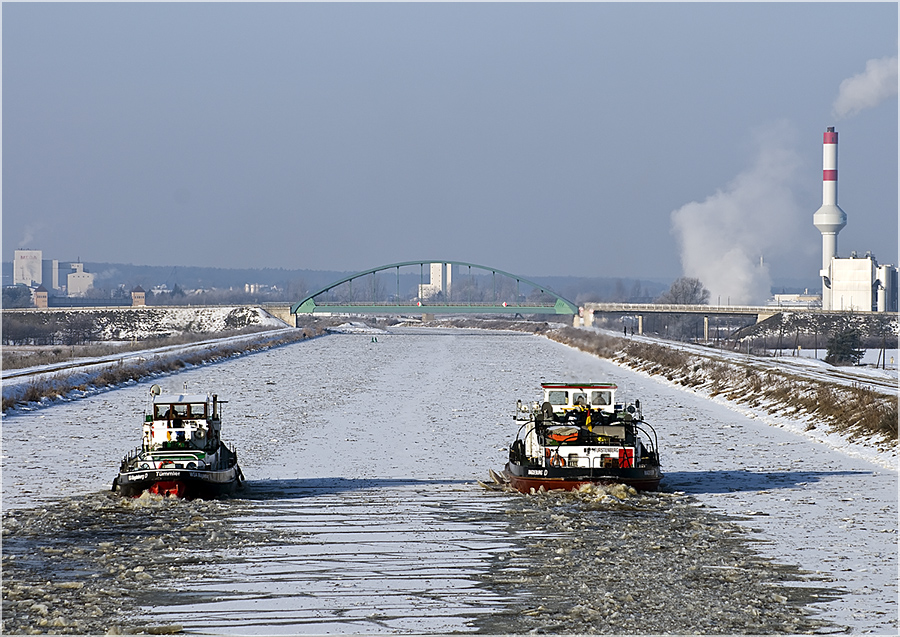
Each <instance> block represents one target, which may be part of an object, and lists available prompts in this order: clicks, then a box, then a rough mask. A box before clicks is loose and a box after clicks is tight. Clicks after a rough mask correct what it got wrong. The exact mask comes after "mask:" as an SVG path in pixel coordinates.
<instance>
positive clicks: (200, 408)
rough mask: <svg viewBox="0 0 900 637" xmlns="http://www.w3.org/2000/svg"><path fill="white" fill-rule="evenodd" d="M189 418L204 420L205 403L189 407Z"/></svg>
mask: <svg viewBox="0 0 900 637" xmlns="http://www.w3.org/2000/svg"><path fill="white" fill-rule="evenodd" d="M189 407H190V415H191V418H206V403H201V404H194V405H190V406H189Z"/></svg>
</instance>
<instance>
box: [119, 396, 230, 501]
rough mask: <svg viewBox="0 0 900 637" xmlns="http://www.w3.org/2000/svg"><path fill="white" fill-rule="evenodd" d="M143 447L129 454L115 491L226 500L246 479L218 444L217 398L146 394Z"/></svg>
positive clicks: (128, 494) (120, 469)
mask: <svg viewBox="0 0 900 637" xmlns="http://www.w3.org/2000/svg"><path fill="white" fill-rule="evenodd" d="M150 395H151V400H150V413H147V414H145V415H144V424H143V437H142V440H141V446H140V448H138V449H135V450H134V451H132V452H131V453H130V454H128V455H127V456H126V457H125V458H124V459H123V460H122V465H121V467H120V468H119V475H118V476H116V479H115V480H114V481H113V486H112V489H113V491H115V492H117V493H119V494H121V495H123V496H134V497H136V496H139V495H141V494H142V493H144V492H145V491H147V492H149V493H156V494H159V495H173V496H176V497H179V498H186V499H193V498H216V497H221V496H223V495H229V494H231V493H233V492H234V490H235V489H236V488H237V487H239V486H241V481H242V480H243V479H244V476H243V474H242V473H241V469H240V467H239V466H238V461H237V452H235V451H234V449H231V448H229V447H228V446H227V445H226V444H225V443H224V442H222V440H221V438H220V436H221V429H222V420H221V411H222V404H223V403H224V402H225V401H220V400H219V398H218V395H216V394H212V395H209V394H206V395H204V394H163V393H162V392H161V390H160V388H159V385H153V387H151V388H150Z"/></svg>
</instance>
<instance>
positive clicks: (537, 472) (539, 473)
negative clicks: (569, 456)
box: [528, 469, 547, 476]
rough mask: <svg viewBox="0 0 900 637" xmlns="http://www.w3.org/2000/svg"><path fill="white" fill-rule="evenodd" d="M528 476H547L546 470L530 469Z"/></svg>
mask: <svg viewBox="0 0 900 637" xmlns="http://www.w3.org/2000/svg"><path fill="white" fill-rule="evenodd" d="M528 475H530V476H545V475H547V470H546V469H529V470H528Z"/></svg>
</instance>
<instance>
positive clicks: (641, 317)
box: [638, 314, 644, 334]
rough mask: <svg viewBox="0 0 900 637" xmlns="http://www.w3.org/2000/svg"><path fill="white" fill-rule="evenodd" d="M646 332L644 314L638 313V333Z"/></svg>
mask: <svg viewBox="0 0 900 637" xmlns="http://www.w3.org/2000/svg"><path fill="white" fill-rule="evenodd" d="M643 333H644V315H643V314H638V334H643Z"/></svg>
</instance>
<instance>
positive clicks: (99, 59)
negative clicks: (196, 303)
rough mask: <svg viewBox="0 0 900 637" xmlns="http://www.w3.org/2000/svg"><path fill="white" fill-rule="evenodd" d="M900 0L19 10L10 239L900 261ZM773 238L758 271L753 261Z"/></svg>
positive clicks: (639, 264) (13, 66)
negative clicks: (819, 225) (827, 185)
mask: <svg viewBox="0 0 900 637" xmlns="http://www.w3.org/2000/svg"><path fill="white" fill-rule="evenodd" d="M897 27H898V10H897V5H896V4H892V3H863V4H858V3H722V4H719V3H698V4H680V3H661V4H651V3H623V4H620V3H572V4H569V3H559V4H557V3H549V4H543V3H534V4H532V3H524V4H518V3H515V4H512V3H511V4H506V3H500V4H481V3H462V4H456V3H433V4H429V3H426V4H417V3H410V4H406V3H400V4H369V3H363V4H345V3H300V4H295V3H275V4H266V3H264V4H255V3H254V4H240V3H235V4H232V3H227V4H219V3H198V4H193V3H191V4H182V3H163V4H157V3H100V4H82V3H59V4H43V3H38V4H32V3H22V4H18V3H13V4H5V5H4V6H3V89H4V100H3V106H4V109H3V123H4V125H3V137H4V142H3V160H4V161H3V184H4V188H3V227H2V229H3V260H4V261H8V260H11V259H12V253H13V251H14V250H15V249H18V248H34V249H41V250H43V251H44V254H45V257H46V258H59V257H63V258H62V259H60V260H63V259H70V258H71V259H72V260H76V259H80V260H82V261H88V262H108V263H145V264H146V265H151V266H152V265H162V264H169V265H172V266H184V267H220V268H238V269H240V268H283V269H289V270H293V269H309V270H324V271H340V272H356V271H360V270H365V269H369V268H372V267H376V266H379V265H383V264H388V263H394V262H399V261H407V260H415V259H435V260H455V261H467V262H471V263H478V264H483V265H487V266H492V267H497V268H500V269H503V270H506V271H509V272H516V273H520V274H522V275H524V276H529V275H532V276H534V275H538V274H540V275H541V276H580V277H620V278H626V277H627V278H634V279H640V278H645V279H649V278H656V277H659V276H660V275H663V276H665V275H666V274H667V273H671V276H672V278H676V277H677V276H680V275H682V274H686V275H689V276H697V277H698V278H701V280H703V281H704V283H705V285H706V286H707V287H708V288H711V289H712V288H715V290H713V294H714V296H715V294H716V291H718V292H719V293H723V290H724V291H726V292H724V293H729V294H732V291H733V296H734V297H739V296H740V295H741V294H747V295H753V294H758V291H759V290H761V289H763V288H765V287H766V284H767V283H769V284H771V282H772V281H773V280H786V279H797V280H806V279H808V278H809V279H812V280H817V272H818V268H819V264H820V260H821V257H820V255H821V235H820V234H819V232H818V231H817V230H816V229H815V227H814V226H813V225H812V215H813V213H814V212H815V211H816V209H817V208H818V207H819V205H821V178H822V133H823V132H824V130H825V128H826V127H828V126H835V127H836V130H837V131H838V133H839V135H840V146H839V167H840V172H839V195H838V201H839V203H840V205H841V207H842V208H843V209H844V210H845V211H846V212H847V216H848V223H847V227H846V228H845V229H844V230H843V231H842V232H841V233H840V235H839V240H838V250H839V254H840V255H841V256H848V255H849V254H850V252H851V251H857V252H858V253H860V254H864V253H866V252H867V251H871V252H873V253H874V254H875V256H876V257H877V258H878V259H879V261H880V262H882V263H894V264H896V262H897V258H898V257H897V209H898V207H897V190H898V188H897V171H898V165H897V155H898V144H897V138H898V127H897V97H896V96H897V78H896V68H897V41H898V28H897ZM761 259H762V263H763V265H762V266H760V260H761Z"/></svg>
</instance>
